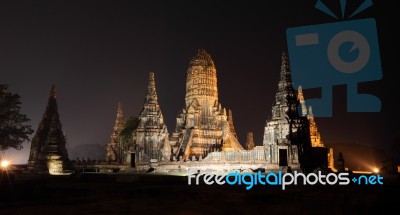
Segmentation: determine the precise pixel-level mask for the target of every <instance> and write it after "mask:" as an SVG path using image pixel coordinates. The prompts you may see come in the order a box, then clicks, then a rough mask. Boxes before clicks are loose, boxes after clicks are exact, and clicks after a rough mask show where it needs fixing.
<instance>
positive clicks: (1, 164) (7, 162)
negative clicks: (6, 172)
mask: <svg viewBox="0 0 400 215" xmlns="http://www.w3.org/2000/svg"><path fill="white" fill-rule="evenodd" d="M9 165H10V161H8V160H2V161H1V163H0V166H1V168H4V169H5V168H7V167H8V166H9Z"/></svg>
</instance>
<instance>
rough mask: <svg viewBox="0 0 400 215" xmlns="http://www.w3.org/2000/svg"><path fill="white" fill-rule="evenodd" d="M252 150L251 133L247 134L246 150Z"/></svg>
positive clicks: (252, 140)
mask: <svg viewBox="0 0 400 215" xmlns="http://www.w3.org/2000/svg"><path fill="white" fill-rule="evenodd" d="M253 148H254V139H253V132H247V139H246V149H247V150H252V149H253Z"/></svg>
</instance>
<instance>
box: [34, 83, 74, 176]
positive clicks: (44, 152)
mask: <svg viewBox="0 0 400 215" xmlns="http://www.w3.org/2000/svg"><path fill="white" fill-rule="evenodd" d="M56 97H57V96H56V86H55V85H54V84H53V85H52V87H51V90H50V95H49V100H48V102H47V106H46V110H45V112H44V113H43V117H42V120H41V121H40V123H39V126H38V129H37V130H36V133H35V135H34V137H33V138H32V143H31V151H30V155H29V161H28V169H30V170H35V171H38V172H43V171H46V172H49V173H50V174H59V173H63V171H64V170H65V169H66V168H70V167H71V163H70V161H69V158H68V153H67V149H66V146H65V144H66V138H65V136H64V132H63V130H62V125H61V121H60V117H59V114H58V108H57V99H56Z"/></svg>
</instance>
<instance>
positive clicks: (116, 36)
mask: <svg viewBox="0 0 400 215" xmlns="http://www.w3.org/2000/svg"><path fill="white" fill-rule="evenodd" d="M188 2H189V1H163V2H162V1H7V2H5V1H2V2H0V83H1V84H8V85H9V87H10V91H11V92H13V93H18V94H19V95H20V96H21V101H22V112H23V113H25V114H27V116H28V117H29V118H30V119H31V125H32V127H33V129H35V130H36V129H37V126H38V124H39V121H40V119H41V117H42V114H43V112H44V110H45V106H46V103H47V99H48V96H49V91H50V87H51V85H52V84H56V87H57V91H58V106H59V113H60V118H61V122H62V125H63V130H64V131H65V134H66V137H67V147H68V149H72V148H74V147H76V146H78V145H81V144H100V145H105V144H107V143H108V141H109V139H110V134H111V132H112V129H113V126H114V120H115V117H116V110H117V104H118V102H121V103H122V105H123V111H124V116H125V117H128V116H135V115H138V114H139V112H140V110H141V108H142V105H143V101H144V96H145V92H146V85H147V79H148V74H149V72H154V73H155V78H156V87H157V93H158V99H159V104H160V106H161V109H162V112H163V115H164V117H165V119H166V123H167V126H168V130H169V132H172V131H173V130H174V129H175V123H176V122H175V117H176V116H177V114H178V111H179V110H180V109H181V108H182V107H183V105H184V98H185V81H186V70H187V68H188V65H189V61H190V59H191V57H192V56H193V55H194V54H195V53H196V50H197V49H199V48H204V49H206V50H207V52H208V53H209V54H210V55H211V56H212V58H213V60H214V62H215V65H216V69H217V77H218V90H219V100H220V102H221V104H222V106H223V107H226V108H228V109H231V110H232V112H233V118H234V125H235V128H236V131H237V133H238V136H239V141H240V142H241V143H242V145H244V144H245V141H246V132H248V131H252V132H254V140H255V144H256V145H261V144H262V137H263V132H264V131H263V129H264V125H265V123H266V120H267V118H268V117H269V116H270V115H271V106H272V104H273V101H274V96H275V93H276V90H277V84H278V80H279V72H280V64H281V62H280V61H281V53H282V51H283V50H286V49H287V48H286V34H285V31H286V29H287V28H289V27H295V26H306V25H312V24H321V23H330V22H336V21H337V20H336V19H334V18H332V17H330V16H328V15H326V14H324V13H323V12H321V11H319V10H317V9H315V8H314V5H315V3H316V1H314V0H304V1H288V0H285V1H236V0H234V1H229V3H227V2H226V3H216V2H215V1H191V2H190V3H188ZM267 2H268V3H267ZM323 2H325V3H326V4H327V5H328V6H329V7H330V8H331V9H332V11H334V12H335V13H336V14H339V13H340V6H339V2H340V1H339V0H338V1H332V0H331V1H323ZM361 2H363V0H348V7H347V9H346V13H351V12H352V11H354V9H355V8H357V6H358V5H359V4H360V3H361ZM397 4H398V3H397V1H374V5H373V6H372V7H370V8H368V9H366V10H365V11H364V12H362V13H360V14H358V15H356V16H354V17H353V19H361V18H370V17H374V18H375V19H376V22H377V28H378V38H379V43H380V56H381V64H382V69H383V79H382V80H379V81H374V82H369V83H364V84H360V91H361V92H365V93H370V94H373V95H376V96H378V97H379V98H380V99H381V102H382V110H381V112H379V113H347V112H346V86H344V85H342V86H336V87H334V89H333V93H334V95H333V96H334V110H333V111H334V112H333V117H330V118H316V121H317V124H318V126H319V130H320V132H321V135H322V138H323V139H324V141H325V144H327V145H329V146H332V147H333V148H335V144H361V145H373V146H376V147H378V148H381V149H390V147H391V145H392V143H393V141H394V138H395V137H396V136H399V131H400V129H399V125H398V121H399V110H398V108H397V105H396V100H397V99H398V98H399V96H398V95H396V92H399V91H398V90H397V88H396V84H397V81H396V78H395V76H396V72H397V71H398V59H399V58H398V56H399V54H398V50H399V41H398V36H397V34H396V33H395V28H397V27H398V23H396V22H395V21H396V20H397V15H398V14H397V13H398V11H395V10H396V9H399V7H398V6H397ZM309 78H310V79H312V78H313V77H309ZM306 99H307V94H306ZM29 148H30V143H25V144H24V149H23V150H22V151H19V152H15V151H12V150H11V151H9V152H7V153H9V156H10V157H12V160H14V161H15V162H20V163H25V162H27V160H28V151H29ZM345 155H346V154H345ZM73 159H75V158H73Z"/></svg>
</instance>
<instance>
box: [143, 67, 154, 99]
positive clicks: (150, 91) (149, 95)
mask: <svg viewBox="0 0 400 215" xmlns="http://www.w3.org/2000/svg"><path fill="white" fill-rule="evenodd" d="M149 102H153V103H157V92H156V82H155V80H154V72H150V74H149V83H148V85H147V93H146V99H145V103H149Z"/></svg>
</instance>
